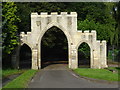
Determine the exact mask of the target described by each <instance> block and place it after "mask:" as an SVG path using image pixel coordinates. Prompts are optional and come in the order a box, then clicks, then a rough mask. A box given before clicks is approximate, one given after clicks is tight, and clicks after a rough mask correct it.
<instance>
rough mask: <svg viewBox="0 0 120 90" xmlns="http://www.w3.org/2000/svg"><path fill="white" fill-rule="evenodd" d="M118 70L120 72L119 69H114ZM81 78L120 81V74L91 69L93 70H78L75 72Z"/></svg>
mask: <svg viewBox="0 0 120 90" xmlns="http://www.w3.org/2000/svg"><path fill="white" fill-rule="evenodd" d="M111 68H113V69H116V70H120V69H119V68H118V69H117V68H114V67H111ZM74 72H76V73H77V74H79V75H80V76H85V77H89V78H94V79H101V80H108V81H120V79H118V73H113V72H111V71H109V70H106V69H91V68H77V69H75V70H74Z"/></svg>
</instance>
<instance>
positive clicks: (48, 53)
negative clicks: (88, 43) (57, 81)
mask: <svg viewBox="0 0 120 90" xmlns="http://www.w3.org/2000/svg"><path fill="white" fill-rule="evenodd" d="M51 64H68V43H67V38H66V36H65V34H64V33H63V31H62V30H60V29H59V28H57V27H55V26H54V27H52V28H50V29H48V30H47V32H46V33H45V34H44V36H43V37H42V41H41V66H42V68H44V67H46V66H48V65H51Z"/></svg>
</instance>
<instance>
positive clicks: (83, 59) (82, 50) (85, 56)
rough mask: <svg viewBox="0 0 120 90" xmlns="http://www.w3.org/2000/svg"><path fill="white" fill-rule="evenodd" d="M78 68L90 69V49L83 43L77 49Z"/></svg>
mask: <svg viewBox="0 0 120 90" xmlns="http://www.w3.org/2000/svg"><path fill="white" fill-rule="evenodd" d="M78 67H79V68H90V47H89V45H88V44H87V43H85V42H83V43H82V44H81V45H80V46H79V48H78Z"/></svg>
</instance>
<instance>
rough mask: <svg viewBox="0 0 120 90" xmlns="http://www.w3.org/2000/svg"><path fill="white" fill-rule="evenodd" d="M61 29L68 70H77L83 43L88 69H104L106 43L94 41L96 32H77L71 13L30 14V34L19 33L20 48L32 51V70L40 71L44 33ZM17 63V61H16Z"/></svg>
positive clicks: (73, 16) (74, 19)
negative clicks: (66, 51) (87, 54)
mask: <svg viewBox="0 0 120 90" xmlns="http://www.w3.org/2000/svg"><path fill="white" fill-rule="evenodd" d="M54 26H55V27H57V28H59V29H61V30H62V31H63V32H64V34H65V36H66V37H67V40H68V59H69V61H68V65H69V68H71V69H75V68H78V47H79V45H81V44H82V43H83V42H85V43H87V44H88V45H89V47H90V67H91V68H98V69H100V68H105V67H107V60H106V41H105V40H103V41H99V40H97V39H96V35H97V34H96V31H95V30H92V31H91V32H90V31H87V30H86V31H84V32H82V31H81V30H77V13H76V12H71V13H70V14H68V13H67V12H61V13H60V14H58V13H57V12H52V13H51V14H48V13H47V12H41V14H40V15H38V13H31V32H27V34H25V33H24V32H21V34H20V46H22V45H23V44H27V45H28V46H29V47H30V48H31V51H32V67H31V68H32V69H41V40H42V37H43V35H44V34H45V32H46V31H47V30H48V29H50V28H51V27H54ZM16 62H18V63H19V61H16Z"/></svg>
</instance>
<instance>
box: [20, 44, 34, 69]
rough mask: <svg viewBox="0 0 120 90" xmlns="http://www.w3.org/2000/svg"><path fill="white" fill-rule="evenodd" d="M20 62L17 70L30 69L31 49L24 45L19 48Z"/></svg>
mask: <svg viewBox="0 0 120 90" xmlns="http://www.w3.org/2000/svg"><path fill="white" fill-rule="evenodd" d="M19 56H20V60H19V68H20V69H31V66H32V51H31V48H30V47H29V46H28V45H26V44H24V45H23V46H21V48H20V55H19Z"/></svg>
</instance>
